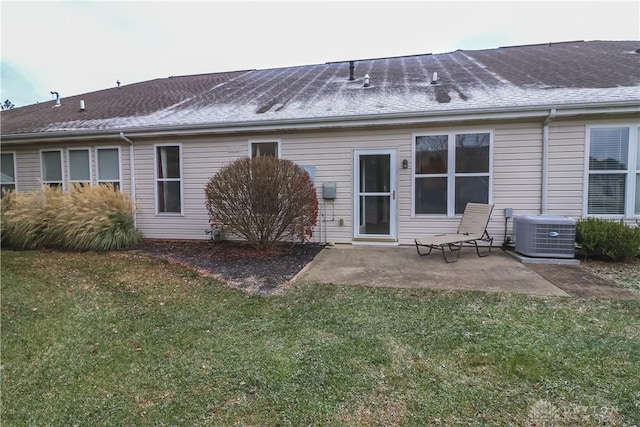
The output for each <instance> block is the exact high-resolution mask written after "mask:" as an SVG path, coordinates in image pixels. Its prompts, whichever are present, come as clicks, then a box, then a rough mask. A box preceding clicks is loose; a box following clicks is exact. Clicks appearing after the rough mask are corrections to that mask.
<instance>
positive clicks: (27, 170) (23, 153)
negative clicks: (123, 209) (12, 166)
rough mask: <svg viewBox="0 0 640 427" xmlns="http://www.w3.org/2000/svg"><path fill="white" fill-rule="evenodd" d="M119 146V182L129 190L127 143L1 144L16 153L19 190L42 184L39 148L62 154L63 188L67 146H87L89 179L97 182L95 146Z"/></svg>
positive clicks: (67, 166) (65, 177) (125, 190)
mask: <svg viewBox="0 0 640 427" xmlns="http://www.w3.org/2000/svg"><path fill="white" fill-rule="evenodd" d="M107 147H108V148H115V147H120V183H121V185H122V187H121V189H122V191H124V192H129V191H130V188H131V174H130V171H131V167H130V165H129V157H130V156H129V145H126V146H124V145H121V144H120V142H119V141H117V142H114V141H103V142H96V143H84V142H83V143H81V144H79V145H77V146H74V145H72V144H67V143H60V144H46V145H44V144H41V145H30V146H28V147H25V146H21V145H16V146H3V147H2V150H3V151H5V150H6V151H13V152H15V155H16V179H17V182H18V188H17V189H18V190H19V191H31V190H35V189H38V188H40V186H41V184H42V181H41V180H42V172H41V170H40V167H41V164H40V152H41V150H60V151H61V155H62V178H63V181H64V188H69V182H68V177H69V165H68V156H67V151H68V149H69V148H88V149H89V150H90V151H91V180H92V183H94V184H95V183H97V166H96V162H97V156H96V149H97V148H107Z"/></svg>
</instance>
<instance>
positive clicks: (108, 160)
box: [98, 148, 120, 181]
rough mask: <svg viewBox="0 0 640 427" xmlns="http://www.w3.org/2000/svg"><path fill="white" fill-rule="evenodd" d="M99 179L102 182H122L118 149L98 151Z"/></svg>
mask: <svg viewBox="0 0 640 427" xmlns="http://www.w3.org/2000/svg"><path fill="white" fill-rule="evenodd" d="M98 179H99V180H101V181H109V180H114V181H118V180H120V161H119V158H118V149H117V148H103V149H99V150H98Z"/></svg>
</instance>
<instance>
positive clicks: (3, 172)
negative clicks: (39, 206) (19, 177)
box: [0, 153, 16, 197]
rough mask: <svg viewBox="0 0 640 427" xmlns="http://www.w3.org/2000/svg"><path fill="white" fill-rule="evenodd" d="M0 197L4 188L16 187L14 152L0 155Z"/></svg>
mask: <svg viewBox="0 0 640 427" xmlns="http://www.w3.org/2000/svg"><path fill="white" fill-rule="evenodd" d="M0 157H1V159H2V161H1V163H0V197H1V196H2V194H3V193H4V190H15V189H16V164H15V160H16V158H15V154H14V153H2V155H1V156H0Z"/></svg>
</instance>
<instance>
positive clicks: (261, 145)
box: [249, 141, 280, 158]
mask: <svg viewBox="0 0 640 427" xmlns="http://www.w3.org/2000/svg"><path fill="white" fill-rule="evenodd" d="M249 150H250V154H251V157H258V156H273V157H277V158H280V141H249Z"/></svg>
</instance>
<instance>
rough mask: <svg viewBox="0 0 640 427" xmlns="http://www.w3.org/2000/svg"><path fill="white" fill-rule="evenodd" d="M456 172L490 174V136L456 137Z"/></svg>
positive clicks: (465, 135) (471, 134)
mask: <svg viewBox="0 0 640 427" xmlns="http://www.w3.org/2000/svg"><path fill="white" fill-rule="evenodd" d="M456 172H467V173H473V172H489V134H488V133H467V134H462V135H456Z"/></svg>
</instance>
